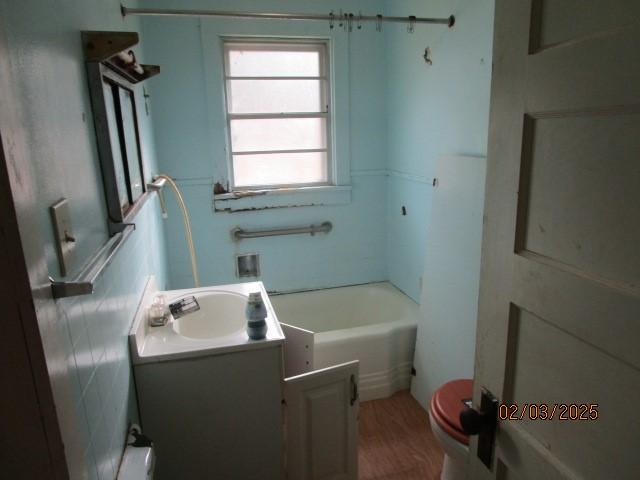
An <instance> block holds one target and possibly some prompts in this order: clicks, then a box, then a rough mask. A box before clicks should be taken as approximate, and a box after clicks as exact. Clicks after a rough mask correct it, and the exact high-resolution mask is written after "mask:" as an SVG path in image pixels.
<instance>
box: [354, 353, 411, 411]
mask: <svg viewBox="0 0 640 480" xmlns="http://www.w3.org/2000/svg"><path fill="white" fill-rule="evenodd" d="M411 366H412V363H411V362H405V363H401V364H400V365H398V366H396V367H394V368H392V369H390V370H384V371H381V372H374V373H369V374H366V375H360V383H359V388H358V391H359V392H360V401H361V402H366V401H367V400H376V399H379V398H387V397H390V396H391V395H393V394H394V393H396V392H397V391H399V390H406V389H408V388H409V387H410V386H411Z"/></svg>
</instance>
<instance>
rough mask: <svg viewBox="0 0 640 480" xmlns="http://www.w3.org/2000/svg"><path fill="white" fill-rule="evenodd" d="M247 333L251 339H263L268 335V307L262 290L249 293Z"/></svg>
mask: <svg viewBox="0 0 640 480" xmlns="http://www.w3.org/2000/svg"><path fill="white" fill-rule="evenodd" d="M245 313H246V316H247V335H249V338H250V339H251V340H263V339H264V338H265V337H266V335H267V322H266V320H265V319H266V318H267V307H266V305H265V304H264V301H263V300H262V294H261V293H260V292H254V293H250V294H249V300H248V301H247V308H246V310H245Z"/></svg>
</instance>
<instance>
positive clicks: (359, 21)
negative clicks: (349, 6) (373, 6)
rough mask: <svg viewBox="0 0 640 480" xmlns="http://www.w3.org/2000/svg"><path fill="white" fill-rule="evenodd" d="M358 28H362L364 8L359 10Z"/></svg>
mask: <svg viewBox="0 0 640 480" xmlns="http://www.w3.org/2000/svg"><path fill="white" fill-rule="evenodd" d="M358 30H362V10H361V11H359V12H358Z"/></svg>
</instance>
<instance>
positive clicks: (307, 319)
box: [270, 282, 418, 400]
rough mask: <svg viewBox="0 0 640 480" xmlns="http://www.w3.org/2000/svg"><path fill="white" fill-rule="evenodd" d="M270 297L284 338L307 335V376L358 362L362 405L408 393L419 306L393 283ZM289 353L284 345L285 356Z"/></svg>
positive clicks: (303, 347) (303, 346)
mask: <svg viewBox="0 0 640 480" xmlns="http://www.w3.org/2000/svg"><path fill="white" fill-rule="evenodd" d="M270 298H271V303H272V305H273V307H274V309H275V312H276V315H277V317H278V320H279V321H280V322H281V324H283V329H284V331H285V335H287V336H288V337H289V335H288V333H289V334H290V335H291V337H297V335H298V334H299V332H302V335H305V334H306V335H308V336H307V337H306V339H305V341H306V342H307V344H306V345H302V351H303V352H304V351H305V350H304V349H305V348H306V351H308V352H311V353H309V358H310V359H309V360H307V362H306V363H307V368H306V370H307V371H308V370H313V369H315V370H317V369H321V368H326V367H330V366H332V365H337V364H340V363H345V362H349V361H352V360H359V361H360V399H361V400H373V399H376V398H385V397H388V396H390V395H392V394H393V393H394V392H396V391H398V390H403V389H406V388H409V386H410V384H411V368H412V364H413V352H414V348H415V341H416V325H417V319H418V304H417V303H415V302H414V301H413V300H411V299H410V298H409V297H407V296H406V295H405V294H403V293H402V292H400V290H398V289H397V288H395V287H394V286H393V285H391V284H390V283H386V282H385V283H373V284H368V285H356V286H351V287H341V288H331V289H325V290H316V291H312V292H302V293H291V294H284V295H273V296H270ZM288 325H290V326H292V327H294V328H293V329H288V328H287V326H288ZM310 344H311V345H310ZM286 349H287V346H286V343H285V355H287V352H286ZM295 373H296V374H298V373H303V372H301V371H297V372H295Z"/></svg>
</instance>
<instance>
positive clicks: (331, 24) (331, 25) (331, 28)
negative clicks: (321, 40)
mask: <svg viewBox="0 0 640 480" xmlns="http://www.w3.org/2000/svg"><path fill="white" fill-rule="evenodd" d="M335 18H336V16H335V15H334V13H333V10H331V12H329V29H330V30H333V27H334V24H333V23H334V22H335Z"/></svg>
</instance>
